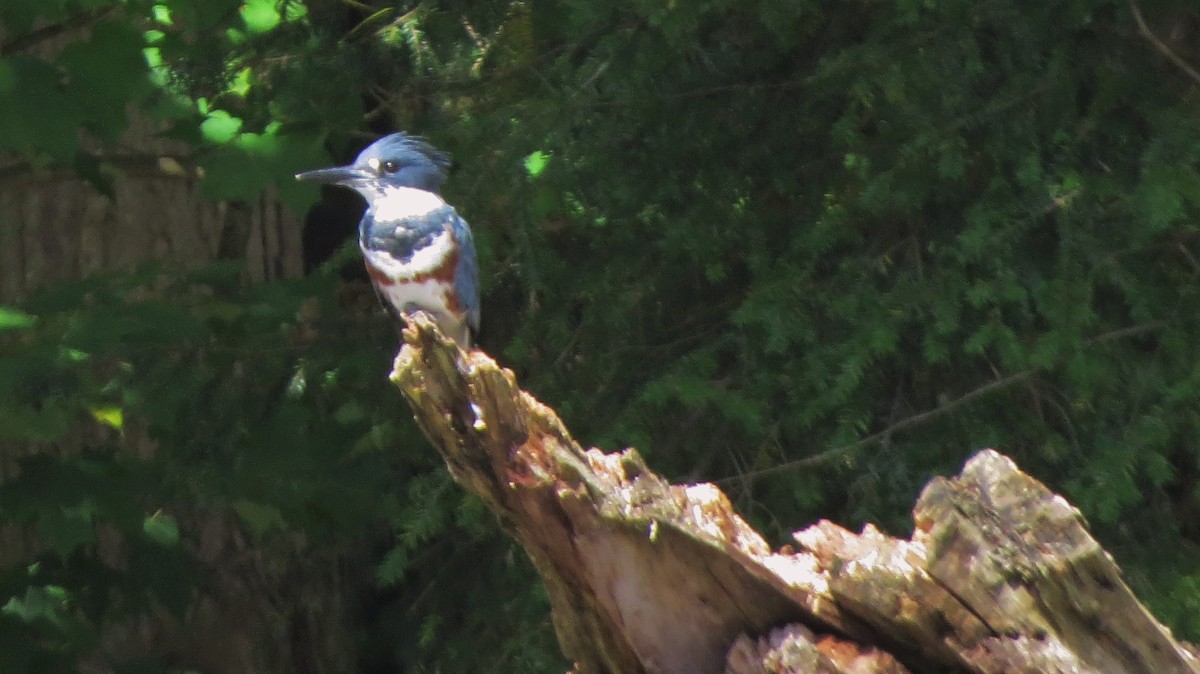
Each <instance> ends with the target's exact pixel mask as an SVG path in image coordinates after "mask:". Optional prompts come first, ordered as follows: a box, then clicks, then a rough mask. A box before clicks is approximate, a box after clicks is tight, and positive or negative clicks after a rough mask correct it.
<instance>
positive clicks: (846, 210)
mask: <svg viewBox="0 0 1200 674" xmlns="http://www.w3.org/2000/svg"><path fill="white" fill-rule="evenodd" d="M394 130H406V131H409V132H413V133H417V134H420V135H424V136H426V137H427V138H428V139H430V141H431V142H433V143H434V144H435V145H437V146H438V147H441V148H443V149H445V150H447V151H449V152H450V153H451V154H452V155H453V156H454V158H455V168H454V169H453V171H452V172H451V175H450V178H449V181H448V183H447V185H446V189H445V196H446V198H447V199H448V201H450V203H452V204H454V205H455V206H456V207H457V208H458V210H459V212H460V213H461V214H462V215H463V216H464V217H465V218H466V219H467V220H468V221H469V222H470V223H471V224H472V226H473V228H474V231H475V238H476V242H477V245H478V248H479V255H480V262H481V267H482V269H481V283H482V286H483V333H482V338H481V346H482V348H483V349H484V350H486V351H487V352H488V353H489V354H491V355H492V356H493V357H495V358H496V359H497V360H498V361H500V362H501V363H502V364H503V365H505V366H506V367H510V368H512V369H514V370H515V371H516V373H517V375H518V376H519V378H520V381H521V383H522V385H523V386H524V387H525V388H527V389H528V390H530V391H532V392H533V393H534V394H535V395H537V396H538V397H539V398H540V399H541V400H542V401H544V402H545V403H546V404H548V405H550V406H551V407H553V408H555V409H556V410H557V411H558V412H559V414H560V415H561V416H562V417H563V419H564V421H565V422H566V424H567V425H568V427H569V428H570V429H571V430H572V432H573V433H574V435H575V436H576V437H577V438H578V439H579V440H580V442H582V443H583V444H585V445H591V446H598V447H601V448H603V449H605V450H606V451H612V450H617V449H621V448H624V447H627V446H636V447H637V448H638V449H639V450H640V451H641V452H642V453H643V454H644V455H645V456H646V457H647V460H648V462H649V463H650V465H651V466H652V467H654V468H655V469H656V470H658V471H661V472H662V473H664V474H665V475H666V476H668V477H669V478H671V479H672V480H674V481H699V480H703V481H715V482H717V483H718V484H719V485H720V486H721V487H722V488H723V489H724V490H726V491H727V492H728V493H729V495H730V497H731V498H732V499H733V500H734V502H735V503H736V505H737V507H738V508H739V510H740V511H741V512H742V513H743V514H744V515H745V516H746V517H747V518H748V519H749V520H750V521H751V522H752V523H753V524H754V525H755V526H756V527H758V528H759V529H760V530H761V531H763V532H764V534H765V535H767V536H768V537H769V539H770V540H771V541H772V542H773V543H774V544H781V543H784V542H787V541H788V535H789V533H790V532H791V531H792V530H795V529H800V528H802V527H803V526H805V525H806V524H808V523H809V522H811V521H812V520H814V519H816V518H828V519H832V520H834V521H836V522H838V523H840V524H843V525H845V526H847V527H851V528H857V527H859V526H861V525H862V524H863V523H865V522H874V523H877V524H879V525H880V526H882V527H883V528H884V529H886V530H888V531H889V532H891V533H894V534H897V535H907V534H908V532H909V530H910V528H911V520H910V517H909V508H910V507H911V505H912V503H913V501H914V499H915V498H916V496H917V494H918V493H919V490H920V488H921V486H922V485H923V484H924V483H925V481H926V480H928V479H929V478H930V477H931V476H933V475H937V474H947V473H953V472H955V471H957V470H958V468H959V467H960V466H961V464H962V462H963V460H964V459H965V458H966V457H967V456H968V455H970V454H971V453H973V452H974V451H975V450H978V449H980V448H982V447H989V446H990V447H995V448H997V449H999V450H1000V451H1002V452H1004V453H1006V454H1008V455H1010V456H1012V457H1014V458H1015V459H1016V460H1017V461H1018V463H1019V464H1020V465H1021V467H1022V468H1024V469H1025V470H1027V471H1029V472H1030V473H1032V474H1033V475H1035V476H1036V477H1037V478H1039V479H1041V480H1043V481H1044V482H1046V483H1047V484H1049V485H1050V486H1051V487H1052V488H1053V489H1054V490H1056V491H1058V492H1060V493H1063V494H1064V495H1065V496H1066V497H1068V498H1069V499H1070V500H1071V501H1072V502H1073V503H1075V504H1076V505H1078V506H1079V507H1080V508H1081V509H1082V510H1083V512H1084V513H1085V514H1086V516H1087V518H1088V519H1089V521H1090V523H1091V525H1092V528H1093V530H1094V532H1095V534H1096V535H1097V537H1098V538H1099V539H1100V540H1101V542H1102V543H1103V544H1104V545H1105V546H1106V548H1107V549H1108V550H1110V551H1111V552H1112V553H1113V554H1114V555H1115V556H1116V557H1117V558H1118V561H1119V562H1120V563H1121V564H1122V566H1123V567H1124V569H1125V570H1126V575H1127V578H1128V580H1129V581H1130V583H1131V584H1132V585H1133V586H1134V588H1135V590H1136V592H1137V593H1138V594H1139V596H1141V597H1142V598H1143V599H1144V600H1145V601H1146V602H1147V603H1148V604H1149V605H1150V606H1151V608H1152V609H1153V611H1154V612H1155V614H1156V615H1157V616H1158V617H1159V618H1160V619H1162V620H1164V621H1166V622H1167V623H1169V624H1170V625H1172V627H1173V628H1174V629H1175V630H1176V632H1177V633H1178V634H1180V635H1181V636H1183V637H1184V638H1188V639H1193V640H1194V639H1197V638H1200V554H1198V553H1200V550H1198V546H1197V544H1198V543H1200V491H1198V480H1200V433H1198V431H1200V325H1198V322H1197V318H1196V316H1197V314H1198V313H1200V297H1198V293H1197V291H1198V284H1197V279H1198V277H1200V9H1198V8H1197V6H1196V4H1195V3H1194V2H1193V1H1192V0H1135V1H1134V2H1132V3H1131V2H1129V1H1128V0H1062V1H1059V2H1047V3H1040V4H1039V3H1025V2H1016V1H1015V0H982V1H981V0H900V1H894V2H891V1H883V0H851V1H849V2H847V1H845V0H840V1H836V2H835V1H833V0H794V1H792V2H779V1H778V0H703V1H688V0H673V1H670V2H655V1H646V0H633V1H632V2H630V1H628V0H623V1H621V2H614V1H610V0H478V1H473V2H469V1H466V0H463V1H458V2H432V1H431V2H394V3H393V2H382V1H379V0H365V1H360V0H309V1H306V2H303V1H300V0H246V1H244V2H243V1H240V0H161V1H158V2H154V1H151V0H5V2H4V3H3V4H0V670H2V671H4V672H59V671H62V672H68V671H81V672H88V673H96V674H101V673H108V672H113V673H117V672H120V673H134V672H136V673H158V672H197V673H201V674H208V673H226V672H228V673H243V672H245V673H250V672H255V673H259V672H261V673H268V674H271V673H276V672H278V673H283V672H289V673H290V672H298V673H304V674H308V673H312V674H323V673H327V672H328V673H333V672H339V673H340V672H360V673H363V674H374V673H377V672H379V673H382V672H438V673H444V674H454V673H460V672H461V673H466V672H472V673H480V672H482V673H487V672H533V673H538V672H561V671H563V670H564V669H566V668H567V666H568V663H567V662H566V661H565V660H564V659H563V657H562V656H561V654H560V653H559V652H558V649H557V646H556V643H555V640H554V634H553V628H552V626H551V623H550V620H549V617H548V606H547V603H546V601H545V598H544V596H543V594H542V592H541V590H540V587H539V586H538V583H537V580H536V576H535V574H534V573H533V571H532V569H531V567H530V565H529V563H528V561H527V560H526V559H525V557H524V556H523V554H522V552H521V551H520V549H519V548H517V547H516V546H514V545H513V544H512V543H511V542H510V541H509V540H507V539H506V538H505V537H504V536H503V535H502V534H501V533H500V531H499V529H498V527H497V524H496V522H495V521H494V520H493V519H492V517H491V516H490V515H489V514H488V513H487V512H486V510H485V509H484V507H483V506H482V504H481V503H480V502H478V501H477V500H475V499H472V498H469V497H467V496H465V495H464V493H463V491H462V490H461V489H459V488H458V487H457V486H456V485H454V484H453V483H452V482H451V481H450V479H449V477H448V476H447V474H446V470H445V468H444V466H442V465H441V463H440V461H439V460H438V458H437V457H436V455H435V454H434V452H433V450H432V449H431V448H430V447H429V446H428V444H427V443H426V441H425V440H424V438H423V437H422V436H421V434H420V432H419V431H418V430H417V428H416V427H415V425H414V424H413V422H412V420H411V416H410V414H409V412H408V409H407V407H406V405H405V404H404V402H403V400H402V398H401V396H400V394H399V392H398V391H397V390H396V389H395V388H394V387H393V386H392V385H391V384H389V382H388V381H387V374H388V372H389V369H390V365H391V359H392V357H393V355H394V353H395V350H396V347H397V338H396V334H395V331H394V329H393V328H392V326H391V325H390V322H389V319H388V318H387V316H386V314H385V313H384V312H383V311H382V310H381V309H380V308H379V307H378V305H377V303H376V301H375V299H374V297H373V295H372V293H371V291H370V290H369V287H368V286H367V284H366V282H365V281H366V278H365V275H364V274H363V273H362V271H361V262H360V261H359V258H358V251H357V249H356V244H355V241H354V236H353V233H354V229H355V223H356V222H357V220H358V218H359V215H360V214H361V211H362V209H363V203H362V201H361V199H359V197H357V196H356V195H355V194H353V193H350V192H339V191H336V190H328V191H326V192H324V193H322V192H320V191H319V190H318V189H317V188H315V187H313V186H311V185H302V184H298V183H295V182H294V181H293V180H292V174H293V173H295V172H297V171H299V170H304V169H309V168H314V167H318V166H326V165H331V164H334V163H345V162H347V161H349V160H350V159H352V158H353V156H354V155H355V153H356V152H357V151H358V150H360V149H361V148H362V147H363V146H365V145H366V144H368V143H369V142H370V141H372V140H373V139H375V138H377V137H378V136H379V135H381V134H384V133H388V132H391V131H394Z"/></svg>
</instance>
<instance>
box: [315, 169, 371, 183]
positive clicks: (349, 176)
mask: <svg viewBox="0 0 1200 674" xmlns="http://www.w3.org/2000/svg"><path fill="white" fill-rule="evenodd" d="M373 177H374V176H373V175H372V174H371V173H369V172H367V171H366V170H364V169H360V168H357V167H354V166H334V167H333V168H323V169H316V170H313V171H305V172H304V173H297V174H296V180H305V181H308V182H314V183H322V184H324V185H353V184H354V183H356V182H360V181H363V180H370V179H371V178H373Z"/></svg>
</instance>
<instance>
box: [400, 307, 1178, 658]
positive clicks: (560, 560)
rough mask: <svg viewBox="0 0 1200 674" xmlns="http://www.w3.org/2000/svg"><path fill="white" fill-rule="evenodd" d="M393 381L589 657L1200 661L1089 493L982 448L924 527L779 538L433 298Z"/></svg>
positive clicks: (924, 506)
mask: <svg viewBox="0 0 1200 674" xmlns="http://www.w3.org/2000/svg"><path fill="white" fill-rule="evenodd" d="M404 340H405V345H404V347H403V349H402V350H401V352H400V354H399V356H398V357H397V359H396V363H395V369H394V372H393V374H392V378H393V381H394V382H395V383H396V384H397V385H398V386H399V387H400V389H401V391H402V392H403V393H404V395H405V396H406V397H407V399H408V400H409V402H410V404H411V406H412V408H413V411H414V413H415V415H416V418H417V421H418V423H419V424H420V425H421V427H422V429H423V430H424V431H425V433H426V435H427V436H428V437H429V439H430V440H431V441H432V442H433V444H434V446H435V447H436V448H437V449H438V451H439V452H440V453H441V455H442V457H443V458H444V459H445V461H446V464H447V466H448V467H449V469H450V471H451V473H452V475H453V476H454V478H455V479H456V480H457V481H458V482H459V483H460V484H462V485H463V486H464V487H466V488H467V489H469V490H471V491H472V492H474V493H476V494H478V495H479V496H480V497H481V498H483V500H484V501H485V502H486V503H487V504H488V506H489V507H490V508H491V509H492V510H493V511H494V512H495V513H496V514H497V515H498V516H499V518H500V520H501V522H502V524H503V526H504V527H505V529H506V530H507V531H508V532H509V533H510V534H511V535H512V536H514V537H515V538H516V539H517V540H518V541H519V542H520V544H521V545H522V546H523V547H524V549H525V550H526V552H527V553H528V555H529V557H530V559H531V560H532V561H533V564H534V566H535V567H536V568H537V571H538V572H539V574H540V575H541V577H542V580H543V582H544V583H545V586H546V590H547V593H548V594H549V596H550V599H551V605H552V610H553V618H554V625H555V629H556V631H557V634H558V639H559V642H560V644H561V646H562V649H563V651H564V653H565V654H566V655H567V656H568V657H569V658H570V659H572V660H573V661H574V662H575V671H577V672H579V673H580V674H604V673H614V674H616V673H626V672H630V673H632V672H662V673H671V674H674V673H679V674H684V673H687V674H703V673H706V672H727V673H729V674H751V673H766V672H856V673H867V672H889V673H891V672H894V673H899V672H1005V673H1009V674H1011V673H1014V672H1103V673H1104V674H1117V673H1121V672H1130V673H1143V672H1160V673H1161V672H1200V660H1198V659H1197V656H1196V651H1195V650H1194V649H1193V647H1192V646H1190V645H1188V644H1184V643H1181V642H1179V641H1177V640H1175V639H1174V638H1173V637H1172V635H1171V633H1170V631H1169V630H1167V629H1166V628H1165V627H1163V626H1162V625H1161V624H1159V623H1158V622H1157V621H1155V619H1154V618H1153V617H1152V616H1151V615H1150V614H1149V612H1148V611H1147V610H1146V609H1145V608H1144V607H1143V606H1142V605H1141V604H1139V603H1138V601H1137V599H1136V598H1135V597H1134V596H1133V594H1132V593H1131V592H1130V590H1129V588H1128V586H1127V585H1126V584H1125V582H1124V581H1123V580H1122V578H1121V572H1120V569H1118V568H1117V566H1116V564H1115V563H1114V562H1113V560H1112V558H1111V557H1110V556H1109V555H1108V554H1107V553H1106V552H1105V551H1104V550H1103V549H1101V547H1100V546H1099V545H1098V544H1097V543H1096V541H1095V540H1094V539H1093V538H1092V537H1091V535H1090V534H1089V533H1088V531H1087V525H1086V522H1085V521H1084V519H1083V517H1082V515H1081V514H1080V512H1079V511H1078V510H1077V509H1075V508H1074V507H1073V506H1071V505H1070V504H1069V503H1068V502H1067V501H1066V500H1064V499H1063V498H1062V497H1060V496H1057V495H1055V494H1053V493H1052V492H1051V491H1050V490H1048V489H1047V488H1046V487H1045V486H1044V485H1042V484H1040V483H1039V482H1037V481H1036V480H1034V479H1033V478H1031V477H1030V476H1028V475H1026V474H1024V473H1022V472H1021V471H1020V470H1018V468H1017V466H1016V465H1015V464H1014V463H1013V462H1012V461H1011V460H1009V459H1008V458H1006V457H1004V456H1002V455H1001V454H999V453H997V452H995V451H992V450H985V451H982V452H980V453H978V454H976V455H975V456H974V457H972V458H971V459H970V460H969V461H968V462H967V463H966V466H965V467H964V468H963V470H962V472H961V473H960V474H959V475H958V476H956V477H953V478H936V479H934V480H933V481H931V482H930V483H929V484H928V485H927V486H926V488H925V489H924V491H923V493H922V494H921V496H920V498H919V500H918V502H917V504H916V506H915V508H914V511H913V515H914V520H915V523H916V527H915V530H914V532H913V534H912V537H911V538H910V539H908V540H902V539H898V538H893V537H890V536H887V535H885V534H883V533H881V532H880V531H878V530H877V529H875V528H873V527H871V526H867V527H866V528H865V529H864V530H863V531H862V532H860V533H857V534H856V533H853V532H851V531H848V530H846V529H843V528H841V527H839V526H837V525H835V524H833V523H831V522H825V521H822V522H818V523H816V524H814V525H812V526H810V527H808V528H807V529H804V530H803V531H799V532H797V533H796V534H794V538H795V541H796V544H795V546H788V547H787V548H785V549H782V550H772V549H770V548H769V547H768V545H767V544H766V542H765V541H764V540H763V538H762V537H761V536H759V535H758V534H757V533H756V532H755V531H753V530H752V529H751V528H750V527H749V526H748V525H747V524H746V522H745V521H744V520H742V519H741V518H740V517H739V516H738V515H737V513H736V512H734V510H733V508H732V507H731V504H730V502H729V500H728V499H727V498H726V497H725V495H724V494H722V493H721V491H720V490H718V489H717V488H716V487H714V486H712V485H708V484H694V485H670V484H668V483H667V482H666V481H665V480H663V479H662V478H660V477H659V476H657V475H655V474H654V473H653V472H652V471H650V470H649V468H648V467H647V466H646V465H645V463H644V462H643V461H642V459H641V458H640V457H639V456H638V454H637V452H636V451H635V450H632V449H631V450H626V451H624V452H621V453H616V454H604V453H602V452H600V451H598V450H596V449H589V450H584V449H583V448H581V447H580V445H579V444H578V443H577V442H575V440H573V439H572V438H571V436H570V434H569V433H568V431H567V429H566V428H565V427H564V426H563V424H562V422H561V421H559V419H558V417H557V416H556V415H555V413H554V411H553V410H551V409H550V408H548V407H546V406H545V405H543V404H541V403H539V402H538V401H537V400H536V399H534V398H533V396H531V395H529V394H528V393H526V392H524V391H522V390H520V389H519V388H518V387H517V384H516V380H515V378H514V376H513V374H512V372H511V371H509V370H505V369H502V368H500V367H499V366H497V365H496V363H495V362H494V361H493V360H492V359H490V358H489V357H488V356H487V355H486V354H484V353H482V352H480V351H472V352H470V353H464V352H463V351H461V350H459V349H458V348H457V347H455V346H454V344H453V342H451V341H449V340H447V339H446V338H444V337H442V336H441V334H440V333H438V332H437V331H436V328H434V327H433V325H432V324H431V323H430V322H429V321H428V320H427V319H426V318H425V317H424V316H421V315H418V316H416V317H415V318H414V319H413V320H412V321H411V323H410V325H409V327H408V329H407V330H406V331H405V333H404Z"/></svg>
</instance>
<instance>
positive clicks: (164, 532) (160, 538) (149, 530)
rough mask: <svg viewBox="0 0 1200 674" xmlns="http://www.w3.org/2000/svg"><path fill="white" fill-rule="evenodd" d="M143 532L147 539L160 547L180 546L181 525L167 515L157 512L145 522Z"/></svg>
mask: <svg viewBox="0 0 1200 674" xmlns="http://www.w3.org/2000/svg"><path fill="white" fill-rule="evenodd" d="M142 532H143V533H145V534H146V538H149V539H150V540H152V541H154V542H155V543H158V544H159V545H164V546H168V547H174V546H176V545H179V523H178V522H176V521H175V518H174V517H171V516H170V515H167V514H166V513H163V512H157V513H154V514H153V515H150V516H149V517H147V518H146V519H145V520H143V522H142Z"/></svg>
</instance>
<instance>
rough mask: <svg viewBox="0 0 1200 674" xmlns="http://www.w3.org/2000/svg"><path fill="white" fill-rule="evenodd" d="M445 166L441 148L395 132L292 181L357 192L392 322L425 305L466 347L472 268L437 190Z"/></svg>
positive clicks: (475, 286)
mask: <svg viewBox="0 0 1200 674" xmlns="http://www.w3.org/2000/svg"><path fill="white" fill-rule="evenodd" d="M449 168H450V156H449V155H448V154H446V153H445V152H442V151H441V150H438V149H436V148H434V147H433V146H432V145H430V144H429V143H428V142H427V141H426V140H425V139H423V138H421V137H419V136H413V135H409V134H407V133H403V132H400V133H393V134H390V135H387V136H384V137H383V138H380V139H379V140H377V141H375V142H374V143H371V144H370V145H368V146H367V147H366V149H364V150H363V151H362V152H361V153H359V155H358V157H357V158H356V159H355V160H354V163H352V164H350V165H348V166H335V167H331V168H322V169H316V170H312V171H305V172H303V173H297V174H296V179H297V180H304V181H311V182H316V183H320V184H326V185H339V186H342V187H348V188H350V189H353V190H355V191H356V192H358V193H359V194H361V195H362V196H363V198H364V199H366V201H367V210H366V212H365V213H363V216H362V220H360V221H359V223H358V246H359V249H360V250H361V251H362V255H363V261H364V262H365V263H366V267H367V275H368V276H370V278H371V284H372V285H373V286H374V287H375V291H376V293H377V294H378V295H379V297H380V299H381V300H382V301H383V304H384V306H385V307H387V308H388V311H389V313H391V314H392V315H393V316H394V317H396V318H397V319H398V320H403V319H405V318H407V317H408V316H411V315H412V314H413V313H414V312H415V311H418V310H419V311H424V312H425V313H427V314H429V315H430V317H432V318H433V320H434V322H435V323H436V324H437V326H438V328H439V329H441V331H442V333H443V334H445V335H447V336H448V337H450V338H451V339H453V340H454V341H455V342H456V343H457V344H458V345H459V346H460V347H462V348H463V349H469V348H470V346H471V343H472V339H473V337H474V335H475V334H477V333H478V331H479V313H480V311H479V266H478V262H477V261H476V259H475V242H474V239H473V237H472V234H471V228H470V226H468V225H467V222H466V221H465V220H463V219H462V217H461V216H459V214H458V211H456V210H454V207H453V206H451V205H449V204H447V203H446V201H445V200H444V199H443V198H442V195H441V187H442V183H443V182H445V180H446V172H447V171H448V170H449Z"/></svg>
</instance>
